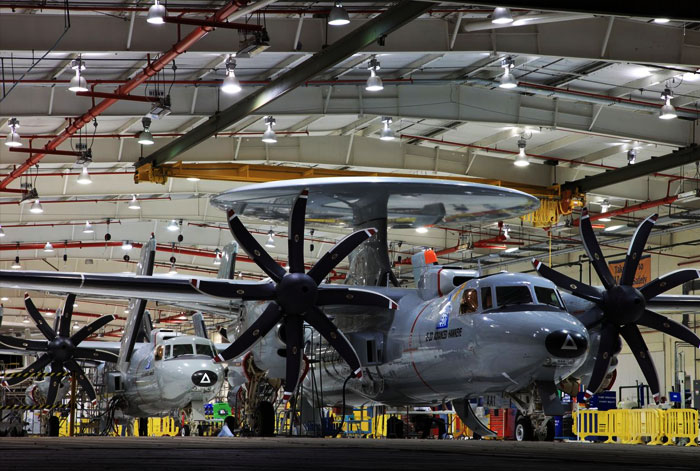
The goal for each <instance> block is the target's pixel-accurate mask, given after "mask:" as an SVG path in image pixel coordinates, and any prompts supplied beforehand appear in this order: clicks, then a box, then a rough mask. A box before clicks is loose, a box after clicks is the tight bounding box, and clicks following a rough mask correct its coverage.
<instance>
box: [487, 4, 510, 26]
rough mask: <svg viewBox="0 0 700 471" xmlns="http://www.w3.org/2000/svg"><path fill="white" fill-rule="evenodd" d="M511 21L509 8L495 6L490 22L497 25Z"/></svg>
mask: <svg viewBox="0 0 700 471" xmlns="http://www.w3.org/2000/svg"><path fill="white" fill-rule="evenodd" d="M512 22H513V15H511V14H510V8H504V7H496V8H494V10H493V14H492V15H491V23H493V24H497V25H505V24H508V23H512Z"/></svg>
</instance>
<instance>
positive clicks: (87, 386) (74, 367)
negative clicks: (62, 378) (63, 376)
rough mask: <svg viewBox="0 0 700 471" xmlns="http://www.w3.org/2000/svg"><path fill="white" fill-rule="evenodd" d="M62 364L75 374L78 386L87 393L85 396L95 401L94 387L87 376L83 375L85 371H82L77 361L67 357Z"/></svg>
mask: <svg viewBox="0 0 700 471" xmlns="http://www.w3.org/2000/svg"><path fill="white" fill-rule="evenodd" d="M64 365H65V367H66V368H68V371H70V372H71V373H73V374H75V379H76V380H77V381H78V384H80V387H81V388H83V391H85V394H87V396H88V397H89V398H90V402H92V403H95V402H97V394H96V393H95V388H94V387H93V385H92V383H91V382H90V380H89V379H88V378H87V376H85V371H83V369H82V368H81V367H80V365H79V364H78V362H76V361H75V360H73V359H72V358H69V359H68V360H66V361H65V363H64Z"/></svg>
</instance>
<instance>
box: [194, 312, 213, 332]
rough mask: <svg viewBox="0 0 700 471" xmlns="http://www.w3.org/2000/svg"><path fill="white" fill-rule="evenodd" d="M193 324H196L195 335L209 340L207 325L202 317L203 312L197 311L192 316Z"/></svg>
mask: <svg viewBox="0 0 700 471" xmlns="http://www.w3.org/2000/svg"><path fill="white" fill-rule="evenodd" d="M192 323H193V324H194V335H196V336H197V337H202V338H205V339H208V338H209V336H208V335H207V325H206V324H205V323H204V316H202V313H201V312H199V311H197V312H195V313H194V314H192Z"/></svg>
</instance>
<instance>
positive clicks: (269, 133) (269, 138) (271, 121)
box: [262, 116, 277, 144]
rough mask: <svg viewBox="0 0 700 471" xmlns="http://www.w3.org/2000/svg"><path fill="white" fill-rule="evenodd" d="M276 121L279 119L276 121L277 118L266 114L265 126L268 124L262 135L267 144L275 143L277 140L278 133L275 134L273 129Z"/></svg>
mask: <svg viewBox="0 0 700 471" xmlns="http://www.w3.org/2000/svg"><path fill="white" fill-rule="evenodd" d="M276 123H277V121H275V118H273V117H272V116H265V126H267V129H266V130H265V132H264V133H263V136H262V141H263V142H264V143H265V144H274V143H276V142H277V135H276V134H275V131H273V130H272V126H274V125H275V124H276Z"/></svg>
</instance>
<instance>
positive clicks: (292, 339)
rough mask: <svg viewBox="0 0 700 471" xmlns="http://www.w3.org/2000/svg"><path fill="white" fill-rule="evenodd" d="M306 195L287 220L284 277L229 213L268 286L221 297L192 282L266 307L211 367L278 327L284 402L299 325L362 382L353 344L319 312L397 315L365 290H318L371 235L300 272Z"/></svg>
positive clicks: (293, 376)
mask: <svg viewBox="0 0 700 471" xmlns="http://www.w3.org/2000/svg"><path fill="white" fill-rule="evenodd" d="M307 199H308V190H307V189H304V190H303V191H302V192H301V193H300V194H299V195H298V196H297V198H296V199H295V200H294V205H293V207H292V210H291V212H290V215H289V235H288V256H289V273H288V272H287V271H286V270H285V269H284V268H282V267H281V266H280V265H279V264H278V263H277V262H275V261H274V260H273V259H272V257H271V256H270V255H269V254H268V253H267V252H266V251H265V249H263V248H262V246H261V245H260V244H259V243H258V242H257V241H256V240H255V238H254V237H253V236H252V235H251V234H250V232H248V230H247V229H246V228H245V226H243V223H241V221H240V219H239V218H238V216H237V215H236V214H235V212H234V211H233V210H229V211H228V214H227V215H228V223H229V228H230V229H231V233H232V234H233V236H234V237H235V239H236V240H237V241H238V243H239V244H240V246H241V247H242V248H243V250H245V252H246V253H247V254H248V255H249V256H250V257H251V258H252V259H253V260H254V261H255V263H256V264H257V265H258V266H259V267H260V268H261V269H262V270H263V271H264V272H265V273H266V274H267V275H268V276H269V277H270V278H271V279H272V280H273V281H272V282H270V283H268V284H267V285H246V286H241V285H239V287H237V289H236V290H235V292H233V293H231V292H222V290H221V288H220V285H218V286H217V285H215V284H212V283H210V282H208V281H206V280H197V281H195V286H196V287H197V289H199V290H200V291H202V292H203V293H206V294H210V295H213V296H220V297H230V298H241V299H244V300H266V301H270V303H269V304H268V306H267V308H266V309H265V310H264V311H263V313H262V314H261V315H260V317H259V318H258V319H257V320H256V321H255V322H253V324H252V325H251V326H250V327H249V328H248V330H246V331H245V332H243V333H242V334H241V335H240V336H239V337H238V338H237V339H236V340H235V341H234V342H233V343H232V344H231V345H230V346H229V347H228V348H227V349H226V350H224V351H223V352H221V353H220V354H219V355H218V356H217V357H216V358H215V359H214V361H216V362H221V361H227V360H231V359H233V358H236V357H237V356H239V355H241V354H242V353H244V352H245V351H247V350H249V349H250V348H251V347H252V346H253V344H255V343H256V342H257V341H258V340H260V339H261V338H262V337H264V336H265V334H267V333H268V332H269V331H270V330H271V329H272V328H273V327H274V326H275V325H277V323H278V322H280V321H281V322H282V326H283V329H284V333H285V341H286V343H287V349H286V353H287V354H286V365H287V366H286V378H285V385H284V396H283V400H284V401H288V400H289V398H290V397H291V396H292V394H293V392H294V390H295V388H296V385H297V382H298V380H299V370H300V367H301V358H302V354H303V349H304V345H303V342H304V322H307V323H308V324H310V325H311V326H312V327H314V328H315V329H316V330H317V331H318V332H319V333H320V334H321V335H322V336H323V337H324V338H325V339H326V340H327V341H328V343H329V344H331V345H332V346H333V348H335V349H336V351H337V352H338V353H339V354H340V356H341V357H343V359H344V360H345V361H346V362H347V363H348V365H349V366H350V369H351V370H352V374H353V376H354V377H357V378H359V377H361V376H362V367H361V365H360V360H359V358H358V356H357V353H356V352H355V349H354V348H353V346H352V344H350V342H349V341H348V339H347V338H346V337H345V336H344V335H343V333H342V332H341V331H340V330H338V328H337V327H336V326H335V325H334V324H333V322H332V321H331V320H330V319H329V318H328V317H327V316H326V314H325V313H324V312H323V311H322V310H321V309H320V308H319V306H323V305H331V304H333V305H339V304H352V305H363V306H377V307H383V308H388V309H397V308H398V305H397V304H396V303H395V302H394V301H392V300H391V299H390V298H388V297H386V296H383V295H381V294H378V293H374V292H372V291H368V290H362V289H358V288H351V287H337V286H322V285H321V282H322V281H323V279H324V278H325V277H326V276H327V275H328V274H329V273H330V272H331V270H333V268H335V267H336V266H337V265H338V263H340V262H341V261H342V260H343V259H344V258H345V257H347V256H348V255H349V254H350V252H352V251H353V250H354V249H355V248H357V247H358V246H359V245H360V244H361V243H362V242H364V241H365V240H367V239H368V238H370V237H372V236H373V235H374V234H375V233H376V230H375V229H363V230H359V231H357V232H354V233H352V234H350V235H349V236H347V237H345V238H344V239H342V240H341V241H340V242H338V244H336V245H335V246H334V247H333V248H331V249H330V250H329V251H328V252H327V253H326V254H325V255H324V256H323V257H321V259H320V260H319V261H318V262H317V263H316V264H315V265H314V266H313V267H311V269H310V270H309V271H308V272H305V271H304V219H305V213H306V201H307Z"/></svg>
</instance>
